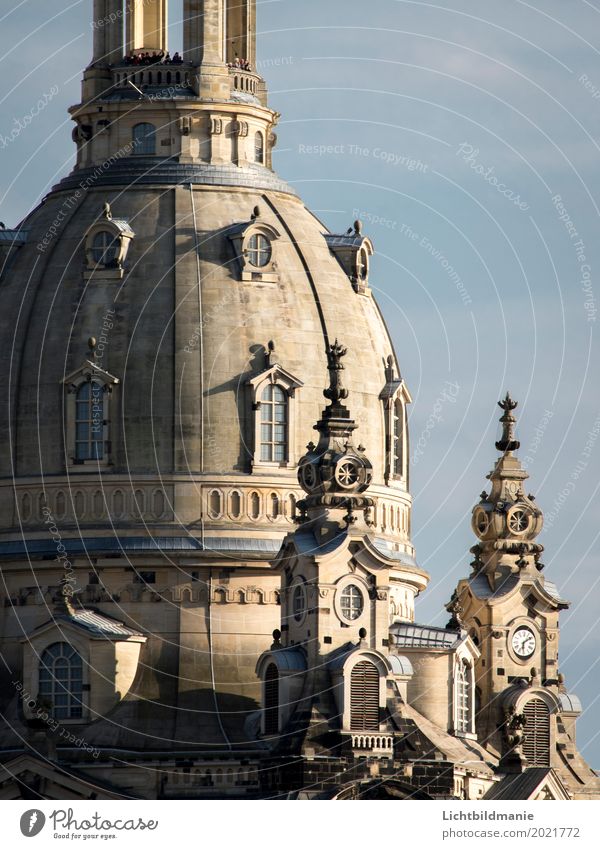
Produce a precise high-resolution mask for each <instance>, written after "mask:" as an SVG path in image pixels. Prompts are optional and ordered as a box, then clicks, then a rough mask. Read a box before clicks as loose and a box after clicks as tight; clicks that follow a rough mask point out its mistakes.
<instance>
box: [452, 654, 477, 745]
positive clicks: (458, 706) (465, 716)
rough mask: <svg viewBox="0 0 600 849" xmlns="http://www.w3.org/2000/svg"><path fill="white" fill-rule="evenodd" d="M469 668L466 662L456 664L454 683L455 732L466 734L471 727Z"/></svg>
mask: <svg viewBox="0 0 600 849" xmlns="http://www.w3.org/2000/svg"><path fill="white" fill-rule="evenodd" d="M471 677H472V676H471V667H470V666H469V664H468V663H467V661H466V660H461V661H459V663H458V668H457V670H456V681H455V710H456V731H457V733H458V734H468V733H469V732H470V731H471V727H472V720H473V716H472V712H473V693H472V681H471Z"/></svg>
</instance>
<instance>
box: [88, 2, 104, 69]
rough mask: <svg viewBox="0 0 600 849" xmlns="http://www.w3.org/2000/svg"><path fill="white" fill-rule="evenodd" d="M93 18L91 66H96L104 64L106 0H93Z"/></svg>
mask: <svg viewBox="0 0 600 849" xmlns="http://www.w3.org/2000/svg"><path fill="white" fill-rule="evenodd" d="M93 16H94V17H93V19H92V28H93V31H94V55H93V57H92V64H96V63H102V62H106V58H105V57H106V35H107V29H106V25H107V20H106V0H94V11H93Z"/></svg>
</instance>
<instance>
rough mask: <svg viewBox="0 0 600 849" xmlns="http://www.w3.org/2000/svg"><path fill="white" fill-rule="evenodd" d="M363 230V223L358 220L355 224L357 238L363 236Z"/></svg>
mask: <svg viewBox="0 0 600 849" xmlns="http://www.w3.org/2000/svg"><path fill="white" fill-rule="evenodd" d="M362 228H363V224H362V221H360V220H359V219H358V218H357V219H356V221H355V222H354V235H355V236H362Z"/></svg>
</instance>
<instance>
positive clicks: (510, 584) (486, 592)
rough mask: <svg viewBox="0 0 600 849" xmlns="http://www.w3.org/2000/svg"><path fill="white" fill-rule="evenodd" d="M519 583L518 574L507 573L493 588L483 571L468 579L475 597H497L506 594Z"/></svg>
mask: <svg viewBox="0 0 600 849" xmlns="http://www.w3.org/2000/svg"><path fill="white" fill-rule="evenodd" d="M518 583H519V576H518V575H512V574H511V575H508V576H507V577H506V578H505V579H504V580H503V581H502V582H501V583H499V584H498V586H497V587H496V589H495V590H493V589H492V588H491V586H490V582H489V581H488V579H487V576H486V575H484V574H483V573H480V574H478V575H475V577H474V578H471V580H470V581H469V586H470V587H471V590H472V591H473V593H474V594H475V595H476V596H477V598H497V597H499V596H503V595H508V593H510V592H512V591H513V590H514V588H515V587H516V586H517V584H518Z"/></svg>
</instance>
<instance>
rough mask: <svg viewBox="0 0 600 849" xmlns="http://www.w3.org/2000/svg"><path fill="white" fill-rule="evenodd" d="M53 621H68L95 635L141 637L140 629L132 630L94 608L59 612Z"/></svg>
mask: <svg viewBox="0 0 600 849" xmlns="http://www.w3.org/2000/svg"><path fill="white" fill-rule="evenodd" d="M53 621H54V622H60V621H62V622H69V623H70V624H72V625H77V626H78V627H80V628H84V629H85V630H86V631H88V632H89V633H91V634H93V635H94V636H97V637H141V636H143V635H142V633H141V632H140V631H134V630H132V629H131V628H127V626H126V625H123V623H122V622H118V621H117V620H116V619H111V618H110V617H108V616H104V615H103V614H102V613H96V612H95V611H94V610H75V612H74V613H72V614H66V613H65V614H60V615H59V616H55V617H54V620H53Z"/></svg>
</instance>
